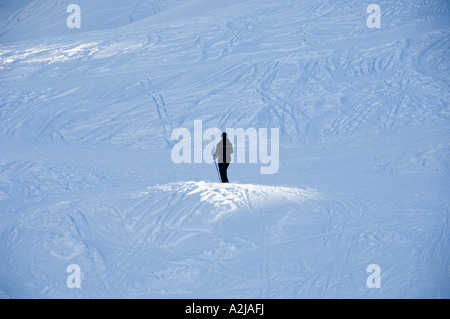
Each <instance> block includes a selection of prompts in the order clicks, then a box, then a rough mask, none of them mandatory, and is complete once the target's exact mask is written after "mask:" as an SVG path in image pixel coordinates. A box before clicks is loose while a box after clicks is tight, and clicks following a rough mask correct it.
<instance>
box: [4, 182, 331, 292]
mask: <svg viewBox="0 0 450 319" xmlns="http://www.w3.org/2000/svg"><path fill="white" fill-rule="evenodd" d="M317 196H318V194H317V192H316V191H313V190H302V189H296V188H286V187H270V186H262V185H237V184H228V185H222V184H219V183H208V182H185V183H170V184H165V185H157V186H152V187H149V188H147V189H146V190H145V191H141V192H129V193H123V194H119V193H117V194H108V195H106V194H97V196H96V198H95V199H94V198H90V199H86V198H85V199H78V200H70V201H68V200H63V201H60V202H58V203H57V204H56V205H51V207H48V210H47V211H46V213H45V214H42V213H41V212H40V210H39V209H37V210H34V209H31V210H29V211H27V212H26V213H25V212H24V213H23V214H22V213H20V216H22V217H24V219H22V218H19V220H16V221H15V222H13V221H12V220H11V219H8V218H6V219H5V218H2V221H3V222H2V233H1V239H2V243H4V245H2V248H1V249H2V256H3V257H4V258H2V260H1V261H0V272H1V275H2V278H8V279H7V281H6V282H3V283H2V285H1V289H2V291H3V292H2V293H3V294H4V295H5V296H8V297H17V296H28V295H29V296H35V297H36V296H40V297H54V298H56V297H77V296H79V297H81V296H90V297H160V298H164V297H213V296H222V295H227V296H229V297H232V296H233V295H234V296H236V294H237V295H240V294H243V295H246V294H248V293H249V294H250V295H254V296H258V295H260V296H261V297H262V295H261V294H260V292H259V291H260V289H263V288H264V286H265V285H267V278H265V277H266V276H268V275H269V274H266V271H267V270H266V268H265V267H266V266H265V265H264V264H263V263H262V261H263V259H261V258H262V255H261V253H262V252H263V251H264V250H265V249H267V245H268V241H269V237H271V239H270V241H273V243H278V245H282V243H281V242H282V241H284V240H286V239H284V238H282V237H280V234H277V233H278V231H277V229H278V230H279V231H280V232H281V231H283V229H284V228H286V227H287V228H291V227H292V221H293V220H297V219H298V218H307V219H310V218H313V219H315V220H320V219H322V218H323V217H324V216H323V215H322V216H320V214H319V215H318V216H314V214H311V213H308V212H306V211H303V209H304V207H305V206H304V205H305V203H306V202H308V201H315V200H317V199H316V198H317ZM263 202H266V203H267V202H270V203H272V204H273V206H272V205H266V204H264V203H263ZM302 208H303V209H302ZM310 222H311V219H310ZM266 223H268V224H266ZM297 223H298V221H297ZM268 225H271V226H270V227H271V231H270V233H268V232H267V231H268V229H266V226H268ZM280 241H281V242H280ZM265 247H266V248H265ZM276 250H278V249H276ZM277 254H278V253H277ZM277 254H276V255H277ZM276 255H273V256H268V255H267V256H266V257H263V258H264V259H265V258H269V259H271V260H273V262H275V261H276V258H277V257H276ZM71 264H76V265H79V267H80V268H81V270H82V271H83V284H82V289H80V290H71V289H66V287H65V285H66V280H65V277H67V273H66V271H65V270H66V267H67V266H68V265H71ZM284 267H286V265H285V266H284ZM255 271H256V273H255ZM36 273H39V274H40V275H39V276H38V277H35V276H34V274H36ZM286 275H287V274H286ZM27 282H28V283H27ZM281 292H282V291H280V293H281ZM281 295H283V293H282V294H281Z"/></svg>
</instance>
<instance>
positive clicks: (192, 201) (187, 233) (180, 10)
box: [0, 0, 450, 298]
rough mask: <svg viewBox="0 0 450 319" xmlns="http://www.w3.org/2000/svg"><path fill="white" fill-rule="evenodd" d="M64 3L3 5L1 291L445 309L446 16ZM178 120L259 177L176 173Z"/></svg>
mask: <svg viewBox="0 0 450 319" xmlns="http://www.w3.org/2000/svg"><path fill="white" fill-rule="evenodd" d="M68 4H69V2H66V1H53V0H51V1H37V0H21V1H16V2H14V4H12V2H8V1H0V242H1V245H0V256H1V258H0V296H1V297H5V298H8V297H10V298H11V297H12V298H15V297H44V298H45V297H50V298H53V297H66V298H70V297H82V298H88V297H115V298H117V297H153V298H155V297H156V298H171V297H182V298H183V297H194V298H195V297H219V298H221V297H230V298H232V297H243V298H249V297H250V298H308V297H319V298H335V297H350V298H377V297H378V298H379V297H383V298H407V297H414V298H417V297H419V298H426V297H431V298H435V297H441V298H448V297H449V296H450V290H449V288H448V287H449V283H450V268H449V263H448V259H449V252H450V238H449V223H448V220H449V219H448V218H449V207H450V206H449V205H450V201H449V197H448V189H449V183H448V181H449V164H450V154H449V136H450V132H449V130H450V127H449V125H448V124H449V117H450V109H449V90H448V85H449V81H448V74H449V73H448V72H449V66H450V64H449V60H448V50H449V31H450V29H449V9H450V8H449V6H448V3H447V2H446V1H443V0H442V1H439V0H436V1H419V0H413V1H411V0H408V1H406V0H405V1H403V0H401V1H394V2H392V1H380V2H379V4H380V7H381V13H382V20H381V21H382V25H381V28H380V29H369V28H368V27H367V26H366V19H367V17H368V15H369V14H368V13H366V8H367V5H368V4H365V3H362V2H361V1H356V0H355V1H353V0H352V1H340V0H338V1H328V0H319V1H317V0H307V1H290V0H282V1H269V0H246V1H238V0H233V1H211V0H208V1H206V0H192V1H181V0H153V1H143V0H142V1H137V0H136V1H118V0H115V1H109V0H108V1H106V0H105V1H82V0H80V1H77V4H78V5H80V7H81V18H82V27H81V29H69V28H67V26H66V18H67V17H68V15H69V13H67V12H66V7H67V5H68ZM194 120H202V121H203V127H204V129H206V128H211V127H218V128H220V129H221V130H225V129H226V128H240V127H242V128H249V127H253V128H279V129H280V169H279V171H278V173H277V174H275V175H260V173H259V172H260V171H259V164H257V165H255V164H232V165H231V167H230V172H229V176H230V179H231V181H232V183H231V184H229V185H222V184H218V183H216V181H217V174H216V171H215V168H214V167H213V165H211V164H180V165H177V164H174V163H173V161H172V160H171V157H170V155H171V149H172V147H173V145H174V143H175V142H174V141H172V140H171V134H172V131H173V130H174V129H175V128H179V127H186V128H188V129H190V130H192V128H193V125H194ZM70 264H77V265H79V266H80V269H81V271H82V284H81V289H70V288H68V287H67V286H66V279H67V276H68V275H69V274H68V273H67V272H66V268H67V266H68V265H70ZM370 264H377V265H379V266H380V268H381V276H382V277H381V278H382V279H381V280H382V281H381V288H380V289H370V288H368V287H367V285H366V279H367V277H368V276H369V275H370V273H367V272H366V268H367V266H368V265H370Z"/></svg>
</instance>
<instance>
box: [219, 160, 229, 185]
mask: <svg viewBox="0 0 450 319" xmlns="http://www.w3.org/2000/svg"><path fill="white" fill-rule="evenodd" d="M228 166H230V163H219V172H220V179H221V180H222V183H228V177H227V168H228Z"/></svg>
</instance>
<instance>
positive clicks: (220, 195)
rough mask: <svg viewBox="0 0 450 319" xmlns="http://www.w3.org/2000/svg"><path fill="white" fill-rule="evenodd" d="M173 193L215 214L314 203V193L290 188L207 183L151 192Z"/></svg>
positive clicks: (157, 187)
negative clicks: (311, 200)
mask: <svg viewBox="0 0 450 319" xmlns="http://www.w3.org/2000/svg"><path fill="white" fill-rule="evenodd" d="M152 190H153V191H155V190H156V191H165V192H167V191H172V192H173V191H174V192H177V193H178V192H181V193H186V194H187V195H190V196H191V197H193V196H196V197H198V200H199V201H200V202H202V203H207V204H210V205H212V208H213V209H214V210H220V211H221V212H232V211H236V210H239V209H243V208H244V209H253V208H252V207H264V206H265V207H267V206H268V205H280V204H286V202H292V203H296V202H301V201H305V200H308V199H317V198H318V193H317V192H316V191H314V190H303V189H299V188H292V187H280V186H266V185H253V184H235V183H229V184H222V183H210V182H205V181H201V182H185V183H171V184H167V185H162V186H155V187H152V188H150V192H151V191H152Z"/></svg>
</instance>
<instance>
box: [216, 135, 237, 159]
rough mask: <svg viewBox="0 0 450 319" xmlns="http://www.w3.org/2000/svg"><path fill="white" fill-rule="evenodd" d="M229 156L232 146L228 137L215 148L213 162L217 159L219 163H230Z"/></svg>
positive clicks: (231, 152)
mask: <svg viewBox="0 0 450 319" xmlns="http://www.w3.org/2000/svg"><path fill="white" fill-rule="evenodd" d="M231 154H233V145H231V142H230V140H229V139H228V137H227V138H226V139H225V143H224V139H223V138H222V140H221V141H220V142H219V143H218V144H217V146H216V152H215V153H214V160H216V158H219V163H230V162H231Z"/></svg>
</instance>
